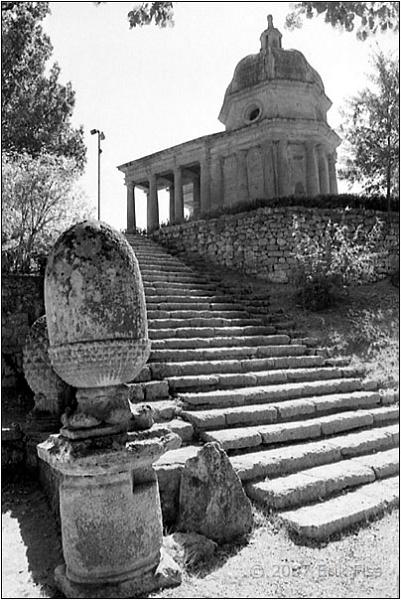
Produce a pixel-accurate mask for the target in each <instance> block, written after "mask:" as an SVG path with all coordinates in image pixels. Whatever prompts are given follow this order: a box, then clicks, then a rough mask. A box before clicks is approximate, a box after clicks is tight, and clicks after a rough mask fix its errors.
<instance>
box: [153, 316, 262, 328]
mask: <svg viewBox="0 0 401 600" xmlns="http://www.w3.org/2000/svg"><path fill="white" fill-rule="evenodd" d="M148 324H149V329H170V328H172V327H185V328H188V327H246V326H252V325H262V324H263V323H262V322H261V320H260V319H255V318H253V319H249V318H248V319H246V318H242V319H237V318H233V319H227V318H221V319H220V318H218V317H213V318H212V317H209V318H202V317H199V318H198V317H192V318H190V319H148Z"/></svg>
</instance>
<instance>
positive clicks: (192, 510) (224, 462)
mask: <svg viewBox="0 0 401 600" xmlns="http://www.w3.org/2000/svg"><path fill="white" fill-rule="evenodd" d="M252 524H253V518H252V509H251V503H250V502H249V499H248V498H247V496H246V495H245V492H244V489H243V487H242V484H241V481H240V479H239V477H238V475H237V474H236V473H235V471H234V469H233V467H232V465H231V463H230V460H229V458H228V456H227V454H226V452H225V451H224V450H223V449H222V448H221V447H220V446H219V444H217V443H216V442H210V443H207V444H205V446H203V447H202V448H201V449H200V451H199V453H198V454H197V455H196V456H194V457H192V458H189V459H188V460H187V461H186V463H185V467H184V469H183V471H182V476H181V486H180V495H179V515H178V527H177V529H178V530H179V531H183V532H191V531H193V532H196V533H200V534H202V535H204V536H206V537H208V538H211V539H212V540H214V541H215V542H217V543H227V542H230V541H232V540H233V539H235V538H238V537H241V536H243V535H245V534H247V533H249V532H250V530H251V528H252Z"/></svg>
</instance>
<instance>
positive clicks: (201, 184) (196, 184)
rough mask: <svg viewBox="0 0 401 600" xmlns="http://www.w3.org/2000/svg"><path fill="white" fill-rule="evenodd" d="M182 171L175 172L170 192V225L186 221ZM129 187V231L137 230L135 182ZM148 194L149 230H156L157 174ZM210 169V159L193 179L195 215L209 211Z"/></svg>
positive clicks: (150, 181)
mask: <svg viewBox="0 0 401 600" xmlns="http://www.w3.org/2000/svg"><path fill="white" fill-rule="evenodd" d="M182 169H183V167H180V166H177V167H176V168H175V169H174V171H173V176H174V183H173V184H171V185H170V186H169V188H168V190H169V204H170V205H169V221H170V223H181V222H182V221H183V220H184V192H183V183H182ZM126 186H127V231H128V232H133V231H135V229H136V216H135V182H133V181H129V182H127V183H126ZM148 190H149V191H148V193H147V228H148V230H150V229H155V228H156V227H158V226H159V201H158V192H157V174H156V173H153V172H152V173H150V175H149V187H148ZM209 195H210V169H209V157H206V158H205V159H204V160H203V161H202V163H201V164H200V175H199V176H196V175H194V178H193V204H194V214H195V215H198V214H200V213H201V212H205V211H207V210H208V208H209V206H210V198H209Z"/></svg>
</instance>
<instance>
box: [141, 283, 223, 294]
mask: <svg viewBox="0 0 401 600" xmlns="http://www.w3.org/2000/svg"><path fill="white" fill-rule="evenodd" d="M143 287H144V289H145V290H147V289H150V288H151V289H156V290H158V291H159V293H164V291H165V290H170V289H171V290H179V291H183V290H185V291H188V290H191V291H196V292H202V291H207V292H211V293H215V291H216V288H215V286H214V285H213V284H212V283H210V282H201V281H196V280H194V281H193V282H188V281H150V282H146V281H145V282H144V285H143Z"/></svg>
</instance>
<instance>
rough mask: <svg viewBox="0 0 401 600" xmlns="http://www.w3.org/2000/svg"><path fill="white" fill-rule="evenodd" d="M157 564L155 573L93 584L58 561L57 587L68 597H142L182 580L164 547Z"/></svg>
mask: <svg viewBox="0 0 401 600" xmlns="http://www.w3.org/2000/svg"><path fill="white" fill-rule="evenodd" d="M161 553H162V554H161V559H160V563H159V565H158V567H157V568H156V570H155V571H154V572H153V573H147V574H145V575H143V576H139V577H137V578H135V579H126V580H125V581H119V582H112V583H102V584H90V583H76V582H75V581H71V580H70V579H68V577H67V576H66V568H65V565H64V564H63V565H59V566H58V567H56V569H55V571H54V580H55V583H56V585H57V587H58V588H59V589H60V590H61V591H62V592H63V594H64V595H65V597H66V598H135V597H137V598H138V597H142V596H143V594H148V593H150V592H153V591H155V590H158V589H161V588H167V587H175V586H177V585H180V583H181V569H180V567H179V566H178V565H177V563H176V562H175V561H174V560H173V559H172V558H171V556H170V555H169V554H167V553H166V552H165V551H164V550H163V548H162V551H161Z"/></svg>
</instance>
